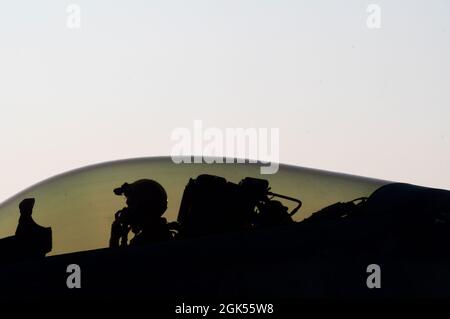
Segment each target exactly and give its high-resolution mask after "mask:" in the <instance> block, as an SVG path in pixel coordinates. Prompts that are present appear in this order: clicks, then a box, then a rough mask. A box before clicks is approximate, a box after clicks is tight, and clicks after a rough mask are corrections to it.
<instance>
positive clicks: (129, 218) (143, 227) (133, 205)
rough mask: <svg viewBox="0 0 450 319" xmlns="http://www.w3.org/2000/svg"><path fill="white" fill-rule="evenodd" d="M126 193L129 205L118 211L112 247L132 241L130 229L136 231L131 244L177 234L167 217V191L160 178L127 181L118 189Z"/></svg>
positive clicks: (115, 191) (112, 236)
mask: <svg viewBox="0 0 450 319" xmlns="http://www.w3.org/2000/svg"><path fill="white" fill-rule="evenodd" d="M114 193H115V194H116V195H124V196H125V197H126V199H127V201H126V203H127V207H125V208H124V209H122V210H120V211H118V212H117V213H116V215H115V220H114V222H113V224H112V226H111V238H110V243H109V244H110V247H119V246H127V245H128V233H129V232H130V230H131V231H132V232H133V233H134V237H133V238H132V239H131V241H130V243H129V245H130V246H137V245H142V244H146V243H151V242H158V241H164V240H170V239H172V238H173V235H172V232H171V230H170V227H169V225H168V224H167V220H166V219H165V218H163V217H162V215H163V214H164V212H165V211H166V210H167V193H166V191H165V190H164V188H163V187H162V186H161V184H159V183H158V182H156V181H154V180H149V179H142V180H138V181H136V182H134V183H132V184H128V183H125V184H123V185H122V186H121V187H119V188H116V189H115V190H114Z"/></svg>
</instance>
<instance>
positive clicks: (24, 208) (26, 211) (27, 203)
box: [19, 198, 35, 216]
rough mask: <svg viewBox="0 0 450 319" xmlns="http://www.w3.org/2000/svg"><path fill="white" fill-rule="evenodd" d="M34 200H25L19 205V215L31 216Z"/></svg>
mask: <svg viewBox="0 0 450 319" xmlns="http://www.w3.org/2000/svg"><path fill="white" fill-rule="evenodd" d="M34 203H35V199H34V198H26V199H24V200H23V201H22V202H21V203H20V204H19V210H20V214H21V215H22V216H31V214H32V213H33V207H34Z"/></svg>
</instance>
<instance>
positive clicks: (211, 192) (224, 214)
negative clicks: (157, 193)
mask: <svg viewBox="0 0 450 319" xmlns="http://www.w3.org/2000/svg"><path fill="white" fill-rule="evenodd" d="M273 197H280V198H284V199H287V200H290V201H294V202H296V203H297V207H296V208H294V209H293V210H292V212H290V213H289V212H288V208H287V207H285V206H283V205H282V204H281V202H279V201H274V200H273V199H272V198H273ZM301 204H302V203H301V201H300V200H297V199H294V198H291V197H288V196H284V195H279V194H275V193H272V192H270V187H269V182H268V181H267V180H263V179H257V178H251V177H247V178H245V179H243V180H242V181H241V182H240V183H239V184H235V183H231V182H229V181H227V180H226V179H225V178H222V177H218V176H212V175H200V176H198V177H197V178H196V179H192V178H191V179H190V180H189V183H188V184H187V186H186V188H185V190H184V194H183V199H182V201H181V205H180V211H179V214H178V222H179V223H180V227H181V230H180V235H181V236H183V237H196V236H202V235H208V234H217V233H225V232H232V231H246V230H250V229H255V228H263V227H268V226H276V225H285V224H292V223H294V222H293V220H292V218H291V217H292V215H294V214H295V213H296V212H297V211H298V210H299V208H300V207H301Z"/></svg>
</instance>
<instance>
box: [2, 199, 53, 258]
mask: <svg viewBox="0 0 450 319" xmlns="http://www.w3.org/2000/svg"><path fill="white" fill-rule="evenodd" d="M34 204H35V199H34V198H27V199H24V200H23V201H22V202H21V203H20V204H19V210H20V217H19V224H18V225H17V229H16V234H15V236H11V237H7V238H4V239H2V240H0V252H1V253H2V257H3V258H2V259H3V260H6V261H15V260H22V259H35V258H43V257H45V255H46V254H47V253H49V252H50V251H51V250H52V230H51V228H50V227H42V226H40V225H38V224H37V223H36V222H35V221H34V220H33V217H32V216H31V215H32V214H33V208H34Z"/></svg>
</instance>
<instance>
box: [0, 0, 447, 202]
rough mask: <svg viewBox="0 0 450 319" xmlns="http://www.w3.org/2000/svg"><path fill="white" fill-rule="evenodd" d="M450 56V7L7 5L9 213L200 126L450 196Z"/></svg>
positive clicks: (291, 155) (3, 128)
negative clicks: (76, 22)
mask: <svg viewBox="0 0 450 319" xmlns="http://www.w3.org/2000/svg"><path fill="white" fill-rule="evenodd" d="M70 3H76V4H79V5H80V6H81V10H82V21H81V22H82V28H81V29H80V30H71V29H68V28H67V27H66V18H67V13H66V7H67V5H68V4H70ZM369 3H377V4H378V5H380V7H381V9H382V16H381V18H382V20H381V23H382V27H381V29H378V30H370V29H368V28H367V27H366V19H367V16H368V13H366V8H367V6H368V4H369ZM449 57H450V2H449V1H447V0H431V1H424V0H422V1H414V0H409V1H406V0H397V1H336V0H328V1H323V0H320V1H287V0H277V1H256V0H253V1H248V0H239V1H235V0H220V1H212V0H203V1H197V0H192V1H181V0H180V1H144V0H139V1H138V0H129V1H118V0H115V1H112V0H108V1H104V0H94V1H92V0H79V1H56V0H53V1H51V0H40V1H31V0H27V1H24V0H15V1H9V2H5V1H3V2H1V4H0V110H1V114H0V150H1V153H0V180H1V182H0V201H2V200H4V199H6V198H8V197H10V196H12V195H14V194H15V193H17V192H18V191H20V190H22V189H24V188H26V187H28V186H30V185H32V184H34V183H36V182H39V181H41V180H43V179H45V178H48V177H50V176H53V175H55V174H58V173H62V172H65V171H67V170H70V169H74V168H78V167H82V166H85V165H88V164H93V163H98V162H104V161H110V160H115V159H123V158H132V157H141V156H157V155H169V154H170V150H171V148H172V146H173V142H171V140H170V136H171V132H172V131H173V130H174V129H175V128H177V127H188V128H191V127H192V126H193V120H194V119H201V120H203V121H204V125H205V126H213V127H219V128H226V127H230V128H234V127H255V128H258V127H268V128H270V127H278V128H280V137H281V144H280V161H281V162H283V163H289V164H295V165H300V166H306V167H313V168H319V169H326V170H331V171H338V172H345V173H351V174H357V175H363V176H370V177H376V178H381V179H388V180H396V181H405V182H411V183H416V184H420V185H426V186H434V187H441V188H447V189H450V168H449V164H450V59H449Z"/></svg>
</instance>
